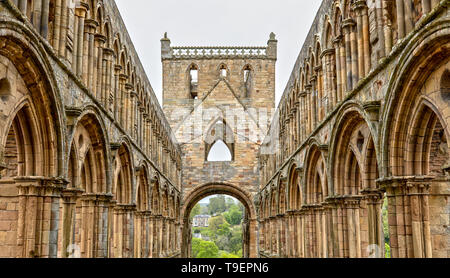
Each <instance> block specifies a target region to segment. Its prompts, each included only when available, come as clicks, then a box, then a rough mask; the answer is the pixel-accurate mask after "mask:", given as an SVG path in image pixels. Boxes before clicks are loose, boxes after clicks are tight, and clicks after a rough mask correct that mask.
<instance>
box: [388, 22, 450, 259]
mask: <svg viewBox="0 0 450 278" xmlns="http://www.w3.org/2000/svg"><path fill="white" fill-rule="evenodd" d="M449 49H450V23H449V22H441V23H440V24H438V23H436V24H432V25H428V26H426V27H425V28H423V31H421V32H419V33H417V34H416V35H415V37H414V38H413V39H412V40H411V42H410V43H409V44H408V45H407V46H406V47H405V49H404V54H403V55H402V56H401V57H400V60H399V61H400V62H399V63H398V64H397V66H396V68H395V70H394V72H393V73H392V77H391V79H390V80H391V82H390V83H389V87H388V92H389V94H388V95H387V96H386V99H385V103H386V105H385V107H384V109H383V114H382V119H383V123H384V124H383V126H382V129H381V139H380V140H381V142H382V150H383V153H382V155H383V160H382V163H383V165H382V166H383V168H382V169H383V178H382V179H381V180H380V183H381V184H382V185H383V187H384V188H385V189H386V191H387V193H388V200H389V205H394V204H395V203H396V202H397V199H398V198H404V201H403V203H402V205H401V206H398V207H396V211H395V212H396V214H402V213H403V214H405V213H407V212H408V211H412V213H411V214H407V217H406V218H405V219H404V220H403V221H402V222H400V221H398V219H395V218H391V219H390V222H389V225H390V234H391V239H392V241H394V242H396V244H395V245H393V246H392V248H391V251H392V255H393V257H406V258H411V257H414V258H425V257H426V258H429V257H442V256H447V255H446V253H445V252H448V250H450V247H449V246H448V244H447V245H445V246H442V245H441V246H437V245H436V244H435V242H438V241H439V239H440V238H445V239H446V240H447V239H448V233H447V234H444V233H442V232H441V231H439V229H437V227H439V225H442V223H441V222H440V220H439V217H438V216H437V215H436V214H434V213H430V211H429V209H430V208H432V207H439V206H442V204H446V206H447V207H448V202H447V201H446V200H447V199H448V195H447V194H444V195H442V194H436V193H435V192H438V191H439V192H444V191H445V192H447V191H448V188H449V183H448V181H447V180H446V179H445V178H443V177H444V176H445V175H448V170H449V168H448V160H449V156H448V150H449V141H448V140H447V138H448V136H449V133H450V132H449V122H448V119H447V118H446V117H445V113H446V112H445V111H447V108H448V99H446V96H445V94H444V95H443V94H442V89H443V88H442V86H441V85H442V83H441V82H437V81H441V80H442V76H443V75H444V76H445V74H446V70H448V69H449V64H450V60H449V58H448V57H450V50H449ZM444 90H445V87H444ZM394 192H395V194H393V193H394ZM411 194H417V195H416V196H418V197H414V198H412V197H411V196H412V195H411ZM419 207H420V208H423V209H420V210H419V209H417V208H419ZM411 225H413V226H414V227H415V228H414V229H412V230H407V231H406V233H403V232H402V229H404V228H405V226H411ZM405 234H406V235H405ZM404 236H408V237H409V238H411V239H412V240H411V241H399V239H401V238H403V237H404ZM397 242H398V243H397ZM418 243H420V244H418Z"/></svg>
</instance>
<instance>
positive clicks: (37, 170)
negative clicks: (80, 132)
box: [0, 19, 66, 257]
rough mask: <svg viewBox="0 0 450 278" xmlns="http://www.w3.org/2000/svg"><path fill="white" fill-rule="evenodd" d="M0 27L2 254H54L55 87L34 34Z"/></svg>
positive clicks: (59, 140) (57, 176)
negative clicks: (38, 213)
mask: <svg viewBox="0 0 450 278" xmlns="http://www.w3.org/2000/svg"><path fill="white" fill-rule="evenodd" d="M0 28H1V29H2V35H1V36H0V61H1V63H0V74H1V75H0V84H1V88H0V91H1V93H0V97H1V100H2V101H1V104H0V107H1V108H0V110H1V112H0V116H1V118H2V119H4V120H2V121H1V124H0V207H2V209H0V219H1V220H3V221H4V222H3V223H7V224H8V226H9V227H10V229H9V230H8V231H7V233H8V236H7V237H4V236H3V237H1V238H2V239H0V245H1V246H2V248H0V249H1V251H0V257H56V256H57V250H56V248H55V246H56V244H57V239H56V237H52V236H51V235H53V234H55V233H57V227H54V226H51V225H50V222H51V221H55V220H56V219H58V213H59V212H58V210H57V209H56V207H57V206H58V203H59V197H58V193H60V192H61V189H62V187H63V186H64V184H65V182H66V181H65V180H64V179H62V178H61V177H63V167H62V161H63V159H62V157H63V155H62V150H63V148H62V145H63V143H64V136H63V129H64V127H63V125H62V121H61V118H62V117H61V111H62V105H61V103H60V98H59V97H58V96H57V95H58V93H59V92H58V89H57V85H56V81H55V79H54V76H53V74H52V71H51V70H50V68H51V67H50V63H49V62H48V60H47V57H46V56H45V55H43V52H44V51H43V49H42V48H41V46H40V45H39V43H38V39H37V38H36V37H35V36H34V35H32V34H30V33H29V32H27V31H25V30H23V29H22V28H23V26H19V24H16V22H12V21H4V20H3V19H2V20H1V21H0ZM44 200H46V201H44ZM46 203H47V204H52V205H53V206H51V207H49V206H47V205H46ZM38 211H40V212H41V215H43V217H44V218H46V219H48V220H49V221H43V218H38V217H37V215H36V213H37V212H38ZM32 223H34V224H35V225H32Z"/></svg>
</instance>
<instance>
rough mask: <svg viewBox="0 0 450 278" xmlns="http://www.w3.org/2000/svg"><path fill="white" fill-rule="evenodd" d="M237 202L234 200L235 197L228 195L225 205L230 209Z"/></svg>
mask: <svg viewBox="0 0 450 278" xmlns="http://www.w3.org/2000/svg"><path fill="white" fill-rule="evenodd" d="M235 204H236V203H235V202H234V199H233V198H230V197H227V198H226V199H225V207H226V209H227V210H228V209H229V208H230V207H231V206H233V205H235Z"/></svg>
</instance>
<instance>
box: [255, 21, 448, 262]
mask: <svg viewBox="0 0 450 278" xmlns="http://www.w3.org/2000/svg"><path fill="white" fill-rule="evenodd" d="M436 26H437V27H436ZM448 27H449V26H448V25H447V24H446V23H440V24H438V23H436V25H434V27H433V28H437V29H439V30H441V32H442V33H441V34H440V36H434V35H431V34H435V33H434V32H435V30H436V29H433V28H429V29H425V30H423V31H422V32H421V33H420V34H418V35H417V37H418V39H417V40H416V41H412V42H411V43H410V44H408V46H407V47H406V48H405V52H404V53H402V54H401V55H400V57H399V61H401V62H399V63H398V64H396V66H395V70H394V73H393V74H392V76H391V80H390V83H389V87H388V92H387V93H386V95H385V97H384V100H383V101H378V100H373V101H370V102H366V103H361V102H360V101H359V98H355V99H350V100H347V101H345V103H344V104H343V105H342V106H341V107H340V109H339V110H338V111H337V112H336V115H335V116H334V117H333V119H332V120H331V121H329V122H328V125H329V132H327V131H326V130H325V129H323V130H322V131H321V132H318V133H316V136H313V137H311V138H310V139H309V140H308V141H306V142H304V143H303V147H301V150H300V151H299V152H297V153H296V154H295V153H294V154H295V155H292V158H291V159H292V161H290V162H288V161H285V160H284V161H283V160H281V161H282V163H283V164H284V165H285V166H283V167H281V168H280V169H278V170H277V171H276V172H272V173H273V177H272V178H270V177H269V179H268V183H267V185H264V186H263V190H262V191H261V192H260V202H261V204H262V206H261V208H260V212H259V217H260V229H262V232H261V233H260V234H262V235H263V236H262V237H260V250H261V255H262V256H277V257H279V256H281V257H353V258H355V257H373V256H378V257H382V256H383V254H384V246H385V238H389V239H390V242H389V244H390V251H391V256H392V257H395V258H399V257H401V258H412V257H415V258H425V257H427V258H430V257H448V250H449V246H448V237H449V233H448V229H447V227H448V225H447V224H446V222H445V221H447V220H444V221H443V220H442V219H448V207H449V204H448V197H449V196H448V189H449V180H448V169H449V168H448V163H449V161H450V156H449V152H448V150H449V142H448V140H447V138H448V133H449V129H448V115H447V114H448V113H447V110H448V106H449V103H448V99H446V97H445V95H446V92H447V91H446V87H447V85H446V84H447V83H448V78H449V75H448V71H449V65H450V64H449V61H450V60H449V57H450V56H449V53H448V51H447V45H448V43H449V35H448V34H449V33H448V30H449V29H448ZM430 45H433V47H429V46H430ZM410 53H415V54H414V55H410ZM362 93H363V92H361V94H362ZM375 99H376V98H375ZM294 124H295V127H298V126H301V124H302V123H301V122H296V121H295V120H294ZM275 136H277V135H275ZM291 154H292V153H291ZM267 157H268V159H269V163H270V164H272V163H273V161H274V160H276V159H277V154H271V155H267ZM278 159H279V158H278ZM262 165H263V166H262V167H265V166H264V165H265V164H264V163H262ZM272 165H273V164H272ZM261 175H264V173H263V172H262V173H261ZM385 200H387V219H386V218H383V213H382V209H383V203H384V202H385ZM383 227H387V229H388V233H389V235H385V234H384V232H383Z"/></svg>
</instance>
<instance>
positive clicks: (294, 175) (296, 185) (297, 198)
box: [286, 161, 304, 258]
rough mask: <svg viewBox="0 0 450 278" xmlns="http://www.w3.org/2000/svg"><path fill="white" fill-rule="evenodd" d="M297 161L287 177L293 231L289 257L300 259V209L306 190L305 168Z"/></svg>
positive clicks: (289, 241) (290, 239)
mask: <svg viewBox="0 0 450 278" xmlns="http://www.w3.org/2000/svg"><path fill="white" fill-rule="evenodd" d="M298 165H300V164H299V163H298V162H297V161H291V165H290V166H289V168H288V169H289V170H288V176H287V190H286V191H287V203H288V210H287V215H288V217H289V219H288V223H289V227H292V230H289V231H288V246H289V250H287V251H288V253H287V256H288V257H294V258H295V257H300V254H301V251H300V245H301V239H302V233H301V219H300V214H299V212H300V209H301V208H302V204H303V200H304V196H303V194H304V189H303V188H302V179H303V168H302V167H299V166H298Z"/></svg>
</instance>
